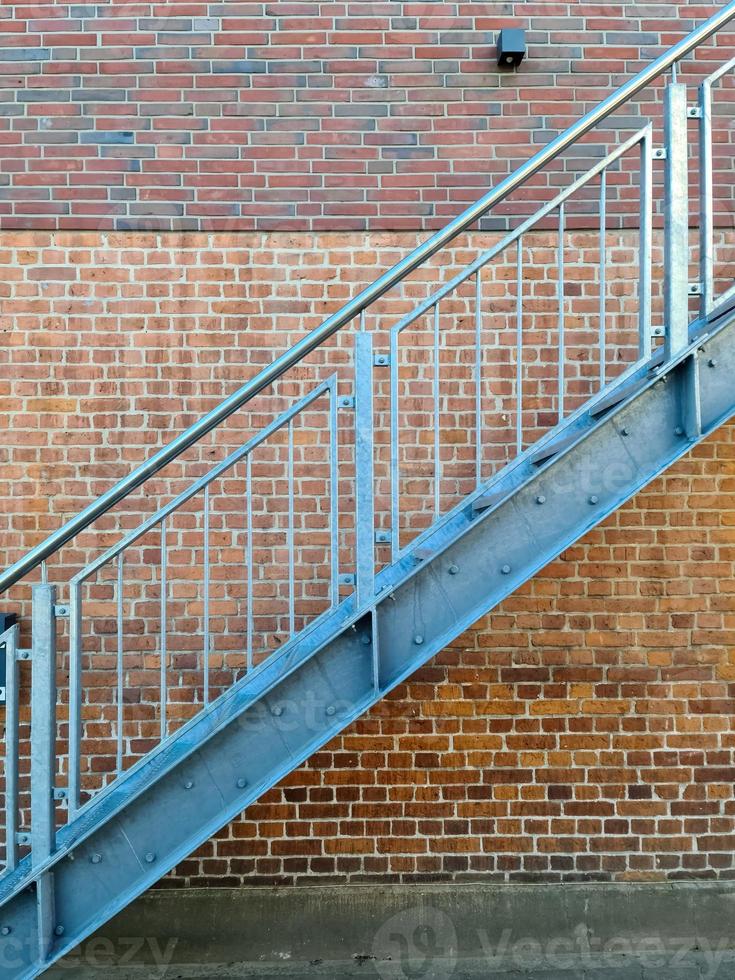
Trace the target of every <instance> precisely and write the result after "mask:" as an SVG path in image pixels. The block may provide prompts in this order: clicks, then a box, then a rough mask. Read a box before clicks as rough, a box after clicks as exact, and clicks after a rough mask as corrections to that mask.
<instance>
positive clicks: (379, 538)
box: [375, 531, 393, 544]
mask: <svg viewBox="0 0 735 980" xmlns="http://www.w3.org/2000/svg"><path fill="white" fill-rule="evenodd" d="M392 540H393V536H392V535H391V533H390V531H376V532H375V543H376V544H390V543H391V541H392Z"/></svg>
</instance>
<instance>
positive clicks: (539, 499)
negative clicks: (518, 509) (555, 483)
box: [536, 493, 546, 504]
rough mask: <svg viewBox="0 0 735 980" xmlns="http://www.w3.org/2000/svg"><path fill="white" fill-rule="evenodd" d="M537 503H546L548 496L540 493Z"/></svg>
mask: <svg viewBox="0 0 735 980" xmlns="http://www.w3.org/2000/svg"><path fill="white" fill-rule="evenodd" d="M536 503H537V504H545V503H546V497H544V495H543V494H542V493H540V494H539V495H538V497H536Z"/></svg>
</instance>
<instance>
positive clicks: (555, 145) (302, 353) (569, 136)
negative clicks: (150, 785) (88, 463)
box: [0, 0, 735, 595]
mask: <svg viewBox="0 0 735 980" xmlns="http://www.w3.org/2000/svg"><path fill="white" fill-rule="evenodd" d="M733 18H735V0H730V2H729V3H727V4H726V5H725V6H724V7H723V8H722V9H721V10H720V11H718V12H717V13H716V14H713V15H712V17H710V18H709V19H708V20H706V21H704V22H703V23H702V24H700V25H699V27H697V28H695V30H694V31H692V33H691V34H689V35H688V36H687V37H685V38H683V39H682V40H681V41H679V42H678V44H675V45H674V46H673V47H671V48H669V50H668V51H666V52H664V54H662V55H660V56H659V57H658V58H656V59H655V60H654V61H652V62H651V64H650V65H648V66H647V67H646V68H644V69H643V70H642V71H641V72H639V73H638V74H637V75H635V76H634V77H633V78H631V79H629V80H628V81H627V82H625V84H623V85H622V86H621V87H620V88H619V89H618V90H617V91H616V92H613V93H612V94H611V95H609V96H608V97H607V98H606V99H604V100H603V101H602V102H600V104H599V105H597V106H596V107H595V108H594V109H592V110H590V112H588V113H587V114H586V115H585V116H583V117H582V118H581V119H579V120H577V122H575V123H573V124H572V125H571V126H570V127H569V128H568V129H566V130H565V131H564V132H563V133H560V134H559V135H558V136H557V137H556V138H555V139H553V140H552V141H551V142H550V143H548V144H547V145H546V146H545V147H543V148H542V149H541V150H539V151H538V153H536V154H534V156H532V157H531V158H530V159H528V160H527V161H526V162H525V163H524V164H522V165H521V166H520V167H519V168H518V169H517V170H516V171H514V172H513V173H512V174H510V175H509V176H508V177H506V178H505V179H504V180H502V181H501V182H500V183H499V184H498V185H497V187H494V188H493V189H492V190H490V191H488V193H487V194H485V195H484V197H481V198H480V199H479V200H478V201H476V202H475V203H474V204H472V205H471V206H470V207H469V208H467V209H466V210H465V211H463V212H462V214H460V215H458V216H457V217H456V218H454V219H453V220H452V221H450V222H449V224H447V225H446V226H445V227H444V228H442V229H441V231H438V232H436V234H434V235H432V236H431V237H430V238H428V239H427V240H426V241H425V242H423V243H422V244H421V245H419V246H418V247H417V248H416V249H414V251H413V252H411V253H410V254H409V255H407V256H406V257H405V258H403V259H401V261H400V262H398V263H396V265H394V266H393V268H392V269H389V270H388V271H387V272H384V273H383V275H382V276H380V277H379V278H378V279H376V280H375V282H373V283H372V284H371V285H370V286H368V287H367V288H366V289H364V290H362V292H360V293H359V294H358V295H357V296H355V297H354V298H353V299H351V300H350V301H349V302H348V303H346V304H345V305H344V306H343V307H342V308H341V309H340V310H338V311H337V312H336V313H333V314H332V315H331V316H330V317H328V318H327V319H326V320H324V322H323V323H322V324H321V326H319V327H317V328H316V329H314V330H312V331H311V332H310V333H309V334H307V335H306V336H305V337H302V339H301V340H300V341H299V342H298V343H297V344H295V345H294V346H293V347H292V348H291V349H290V350H288V351H287V352H286V353H284V354H282V355H281V356H280V357H278V358H276V360H275V361H273V362H272V364H270V365H269V366H268V367H266V368H264V369H263V370H262V371H260V372H259V373H258V374H256V376H255V377H254V378H251V380H250V381H248V382H247V383H246V384H244V385H243V386H242V387H241V388H240V389H239V390H238V391H236V392H234V393H233V394H232V395H230V396H229V398H226V399H225V400H224V401H223V402H221V403H220V404H219V405H218V406H217V408H215V409H213V410H212V411H211V412H209V413H208V414H207V415H203V416H202V417H201V418H200V419H199V420H198V421H197V422H195V423H194V424H193V425H192V426H190V427H189V428H188V429H186V431H185V432H182V433H181V434H180V435H179V436H177V437H176V438H175V439H174V440H173V441H172V442H170V443H169V444H168V445H167V446H164V447H163V448H162V449H159V451H158V452H157V453H154V455H153V456H151V458H150V459H148V460H147V461H146V462H145V463H143V464H141V465H140V466H138V467H137V468H136V469H134V470H133V471H132V472H131V473H129V474H128V475H127V476H126V477H124V478H123V479H122V480H120V481H119V482H118V483H116V484H115V485H114V486H113V487H111V488H110V489H109V490H107V491H106V492H105V493H103V494H102V495H101V496H100V497H98V498H97V500H95V501H94V502H93V503H91V504H89V506H87V507H85V508H84V510H82V511H80V513H79V514H77V516H76V517H74V518H72V519H71V520H70V521H68V522H67V523H66V524H64V525H63V527H60V528H59V529H58V530H56V531H54V533H53V534H51V535H49V537H48V538H46V540H45V541H43V542H42V543H41V544H38V545H36V547H35V548H33V549H31V551H29V552H28V553H27V554H26V555H25V556H24V557H23V558H21V559H20V560H19V561H17V562H15V563H14V564H13V565H11V566H9V567H8V568H6V569H5V571H4V572H2V574H0V595H2V593H3V592H5V591H6V590H7V589H9V588H10V587H11V586H12V585H14V584H15V583H16V582H18V581H19V580H20V579H22V578H23V577H24V576H26V575H27V574H28V573H29V572H31V571H33V570H34V569H35V568H37V567H38V566H39V565H40V564H41V563H42V562H44V561H45V560H46V559H47V558H48V557H49V556H50V555H52V554H54V553H55V552H56V551H58V550H59V548H61V547H63V545H65V544H66V543H67V542H68V541H70V540H71V539H72V538H74V537H75V536H76V535H77V534H79V533H80V532H81V531H83V530H84V529H85V528H87V527H89V525H90V524H92V523H93V522H94V521H96V520H97V519H98V518H99V517H102V516H103V515H104V514H106V513H107V512H108V511H110V510H111V509H112V508H113V507H115V506H116V505H117V504H118V503H120V501H122V500H124V498H125V497H127V496H128V495H129V494H130V493H132V492H133V491H134V490H136V489H137V488H138V487H140V486H141V485H142V484H143V483H145V481H146V480H148V479H149V478H150V477H152V476H154V475H155V474H156V473H158V472H159V471H160V470H161V469H163V467H164V466H167V465H168V464H169V463H170V462H172V461H173V460H175V459H176V458H177V457H178V456H180V455H181V454H182V453H183V452H185V451H186V450H187V449H189V448H190V447H191V446H193V445H194V444H195V443H196V442H198V441H199V440H200V439H201V438H202V437H203V436H205V435H207V433H208V432H211V431H212V429H215V428H216V427H217V426H218V425H219V424H220V423H221V422H224V421H225V419H227V418H229V417H230V416H231V415H233V414H234V413H235V412H236V411H238V410H239V409H240V408H242V406H243V405H245V404H246V403H247V402H248V401H250V400H251V399H252V398H254V397H255V396H256V395H258V394H259V393H260V392H261V391H263V389H264V388H267V387H268V386H269V385H271V384H273V382H274V381H277V380H278V378H280V377H281V376H282V375H283V374H285V373H286V371H288V370H289V369H290V368H292V367H293V366H294V365H295V364H297V363H298V362H299V361H300V360H302V359H303V358H304V357H306V356H307V355H308V354H310V353H311V352H312V351H313V350H315V349H316V348H317V347H319V346H320V345H321V344H323V343H324V341H326V340H328V339H329V338H330V337H331V336H333V334H335V333H336V332H337V331H338V330H340V329H341V328H342V327H343V326H345V324H347V323H349V322H350V321H351V320H354V319H355V318H356V317H357V316H359V315H360V314H361V313H362V312H363V311H364V310H366V309H367V308H368V307H369V306H370V305H371V304H372V303H374V302H375V301H376V300H378V299H380V298H381V296H383V295H384V294H385V293H386V292H388V290H389V289H391V288H392V287H393V286H395V285H397V284H398V283H399V282H400V281H401V280H402V279H404V278H405V277H406V276H407V275H409V274H410V273H411V272H413V271H414V270H415V269H417V268H418V267H419V266H420V265H421V264H422V263H423V262H425V261H426V260H427V259H430V258H431V257H432V256H433V255H435V254H436V253H437V252H438V251H439V250H440V249H442V248H443V247H444V246H445V245H447V244H449V242H451V241H453V240H454V239H455V238H457V236H458V235H461V234H462V232H463V231H466V230H467V229H468V228H469V227H470V226H471V225H473V224H474V223H475V222H476V221H478V220H479V219H480V218H482V217H484V215H486V214H487V212H488V211H489V210H490V209H491V208H493V207H494V206H495V205H497V204H499V203H501V202H502V201H503V200H505V198H507V197H508V196H509V195H510V194H511V193H512V192H513V191H514V190H516V189H517V188H518V187H520V186H521V185H522V184H523V183H525V181H527V180H528V179H529V178H530V177H533V175H534V174H536V173H538V171H539V170H541V169H542V168H543V167H545V166H546V164H547V163H549V162H550V161H551V160H553V159H555V158H556V157H557V156H559V154H561V153H563V152H564V151H565V150H566V149H568V148H569V147H570V146H572V145H573V144H574V143H576V142H577V140H579V139H580V138H581V137H582V136H584V135H585V134H586V133H588V132H589V131H590V130H591V129H593V128H594V127H595V126H596V125H597V124H598V123H600V122H602V121H603V120H604V119H606V118H607V117H608V116H609V115H611V114H612V113H613V112H615V111H616V110H617V109H619V108H620V107H621V106H622V105H624V104H625V103H626V102H628V101H629V100H630V99H632V98H633V96H635V95H637V93H638V92H640V91H641V90H642V89H644V88H645V87H646V86H647V85H650V83H651V82H653V81H655V80H656V79H657V78H658V77H659V76H660V75H662V74H663V73H664V72H665V71H667V70H668V69H669V68H671V66H672V65H675V64H676V63H677V62H679V61H680V60H681V59H682V58H684V57H686V56H687V55H688V54H689V53H690V52H691V51H693V50H694V49H695V48H696V47H698V46H699V45H700V44H702V43H703V42H704V41H706V40H707V39H708V38H710V37H712V35H713V34H715V33H716V32H717V31H718V30H720V28H722V27H724V26H725V24H727V23H729V22H730V21H731V20H732V19H733Z"/></svg>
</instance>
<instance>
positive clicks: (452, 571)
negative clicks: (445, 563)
mask: <svg viewBox="0 0 735 980" xmlns="http://www.w3.org/2000/svg"><path fill="white" fill-rule="evenodd" d="M447 571H448V572H449V574H450V575H456V574H457V572H458V571H459V568H458V566H457V565H450V566H449V568H448V569H447Z"/></svg>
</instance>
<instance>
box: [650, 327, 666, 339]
mask: <svg viewBox="0 0 735 980" xmlns="http://www.w3.org/2000/svg"><path fill="white" fill-rule="evenodd" d="M665 333H666V328H665V327H655V326H653V325H652V326H651V336H652V337H663V336H664V335H665Z"/></svg>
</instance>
